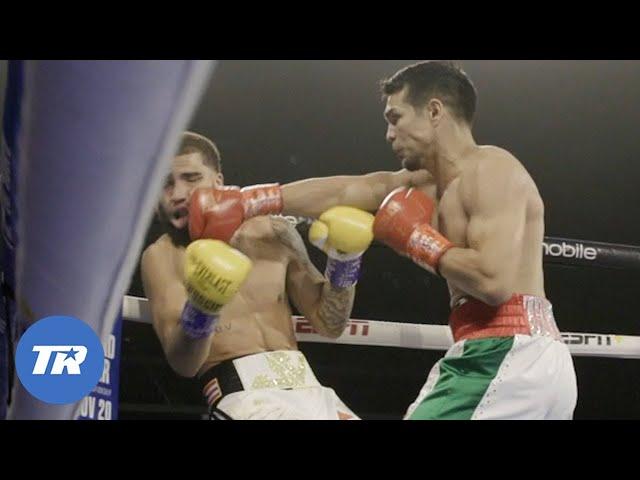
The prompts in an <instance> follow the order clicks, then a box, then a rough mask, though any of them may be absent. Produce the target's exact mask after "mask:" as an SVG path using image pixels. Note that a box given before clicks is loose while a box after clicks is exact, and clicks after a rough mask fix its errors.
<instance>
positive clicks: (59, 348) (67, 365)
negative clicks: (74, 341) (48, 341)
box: [31, 345, 87, 375]
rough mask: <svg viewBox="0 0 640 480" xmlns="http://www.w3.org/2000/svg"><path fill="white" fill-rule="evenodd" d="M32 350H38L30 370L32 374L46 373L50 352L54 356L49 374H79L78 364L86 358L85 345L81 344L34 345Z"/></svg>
mask: <svg viewBox="0 0 640 480" xmlns="http://www.w3.org/2000/svg"><path fill="white" fill-rule="evenodd" d="M32 351H33V352H38V358H37V359H36V363H35V365H34V367H33V371H32V372H31V373H32V374H33V375H46V373H47V367H48V366H49V363H51V362H50V359H51V354H52V353H55V354H56V355H55V357H54V359H53V362H52V364H51V370H50V371H49V375H62V374H63V373H64V371H65V370H66V373H67V375H80V374H81V372H80V365H82V363H83V362H84V361H85V359H86V358H87V347H85V346H83V345H34V346H33V349H32Z"/></svg>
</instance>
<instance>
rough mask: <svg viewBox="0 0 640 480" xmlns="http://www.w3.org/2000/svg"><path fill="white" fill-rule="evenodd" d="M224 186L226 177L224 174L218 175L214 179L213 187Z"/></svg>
mask: <svg viewBox="0 0 640 480" xmlns="http://www.w3.org/2000/svg"><path fill="white" fill-rule="evenodd" d="M223 185H224V175H223V174H222V173H216V174H215V176H214V177H213V186H214V187H222V186H223Z"/></svg>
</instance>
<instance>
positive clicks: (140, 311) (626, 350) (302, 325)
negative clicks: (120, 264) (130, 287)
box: [122, 296, 640, 358]
mask: <svg viewBox="0 0 640 480" xmlns="http://www.w3.org/2000/svg"><path fill="white" fill-rule="evenodd" d="M122 317H123V319H124V320H129V321H135V322H141V323H151V313H150V311H149V301H148V300H147V299H146V298H140V297H132V296H125V297H124V302H123V304H122ZM292 321H293V326H294V331H295V334H296V338H297V339H298V341H300V342H311V343H338V344H343V345H368V346H377V347H400V348H415V349H420V350H447V349H449V347H451V345H453V337H452V336H451V329H450V328H449V327H448V326H447V325H424V324H415V323H400V322H383V321H379V320H360V319H353V318H352V319H351V320H350V321H349V324H348V326H347V329H346V331H345V332H344V333H343V334H342V336H341V337H340V338H338V339H335V340H333V339H330V338H326V337H323V336H321V335H318V334H317V333H314V332H313V329H312V328H311V325H310V324H309V323H308V322H307V321H306V320H305V319H304V318H303V317H298V316H294V317H293V318H292ZM562 338H563V340H564V342H565V343H566V344H567V345H568V346H569V350H570V351H571V354H572V355H575V356H585V357H608V358H640V336H630V335H617V334H615V333H611V334H603V333H577V332H563V333H562Z"/></svg>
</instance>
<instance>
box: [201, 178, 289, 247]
mask: <svg viewBox="0 0 640 480" xmlns="http://www.w3.org/2000/svg"><path fill="white" fill-rule="evenodd" d="M280 212H282V194H281V191H280V186H279V185H278V184H267V185H255V186H252V187H246V188H243V189H240V188H238V187H218V188H199V189H197V190H196V191H194V192H193V194H192V195H191V199H190V200H189V235H190V236H191V240H194V241H195V240H200V239H212V240H222V241H224V242H229V240H231V237H232V236H233V234H234V233H235V232H236V230H237V229H238V228H239V227H240V225H242V222H244V221H245V220H246V219H248V218H251V217H255V216H257V215H269V214H278V213H280Z"/></svg>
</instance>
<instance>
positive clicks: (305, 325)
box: [295, 317, 369, 337]
mask: <svg viewBox="0 0 640 480" xmlns="http://www.w3.org/2000/svg"><path fill="white" fill-rule="evenodd" d="M295 332H296V333H318V332H316V331H315V330H314V328H313V326H312V325H311V324H310V323H309V322H308V321H307V319H306V318H304V317H295ZM343 335H350V336H352V337H367V336H369V322H368V321H367V320H349V322H348V323H347V328H346V329H345V331H344V333H343Z"/></svg>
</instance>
